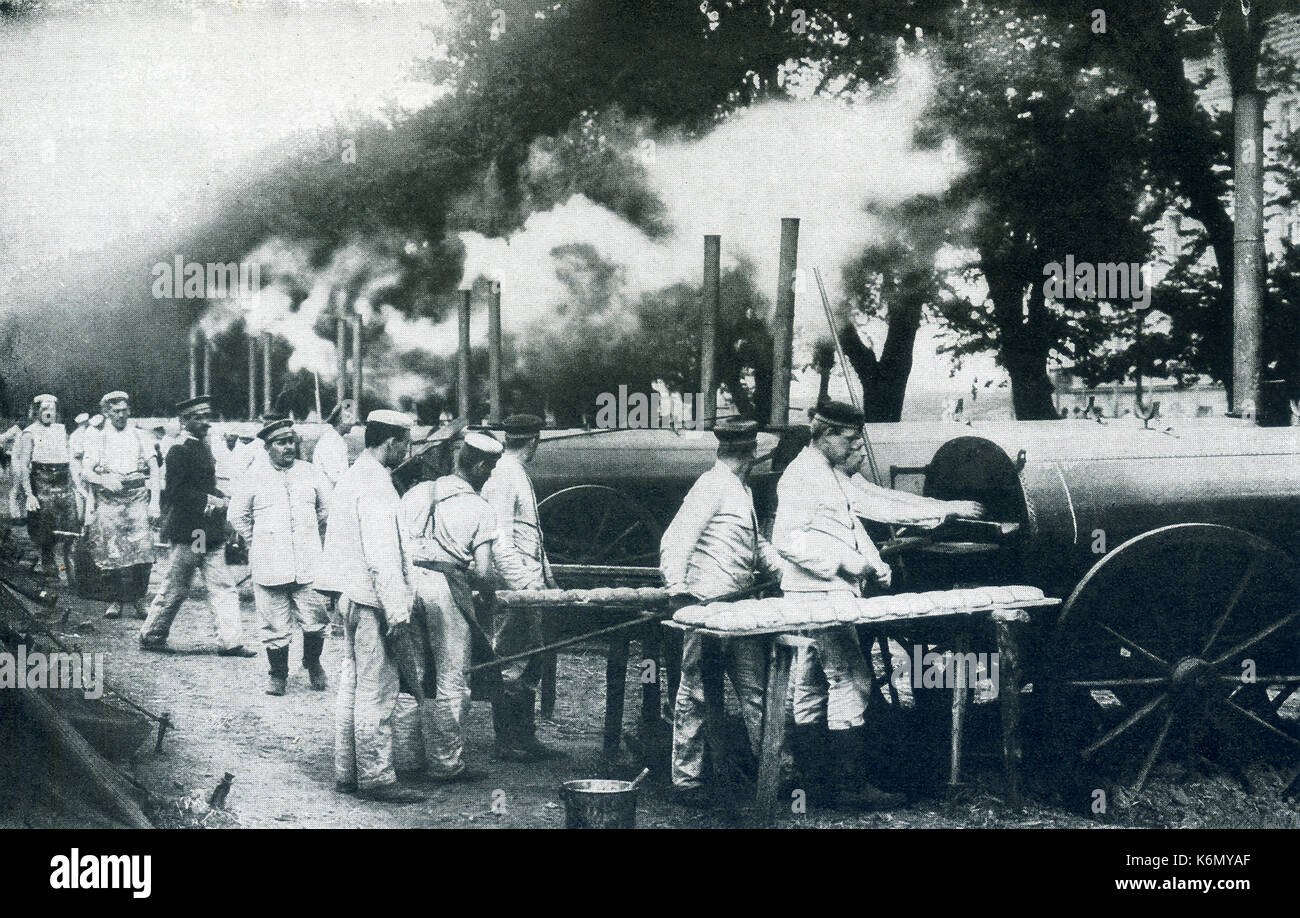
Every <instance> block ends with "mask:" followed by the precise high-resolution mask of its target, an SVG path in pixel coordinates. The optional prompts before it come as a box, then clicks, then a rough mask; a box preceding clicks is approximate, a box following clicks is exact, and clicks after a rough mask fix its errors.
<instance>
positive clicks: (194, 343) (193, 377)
mask: <svg viewBox="0 0 1300 918" xmlns="http://www.w3.org/2000/svg"><path fill="white" fill-rule="evenodd" d="M198 394H199V327H198V326H197V325H195V326H194V327H192V328H191V329H190V398H194V396H196V395H198Z"/></svg>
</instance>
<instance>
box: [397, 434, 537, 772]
mask: <svg viewBox="0 0 1300 918" xmlns="http://www.w3.org/2000/svg"><path fill="white" fill-rule="evenodd" d="M501 453H502V448H501V444H500V443H499V442H498V441H497V440H496V439H495V438H493V437H490V436H488V435H487V434H484V433H479V432H477V431H471V432H469V433H466V434H465V441H464V443H462V444H461V447H460V450H459V452H457V454H456V463H455V471H454V472H453V474H450V475H444V476H442V477H441V478H439V479H437V480H436V481H432V482H430V481H424V482H421V483H419V484H417V485H416V486H415V487H413V488H411V490H409V491H407V492H406V494H405V496H403V498H402V525H403V526H404V528H405V531H406V534H407V537H408V539H409V541H410V544H411V550H412V554H413V557H414V563H415V566H416V568H417V569H416V571H415V572H414V583H415V587H416V591H417V593H418V594H419V597H420V599H421V602H422V604H423V606H424V610H425V616H426V622H425V624H426V632H427V639H428V641H429V644H430V646H431V650H432V655H433V661H434V668H435V670H436V687H435V690H434V695H433V698H432V699H428V700H427V701H426V703H425V705H424V706H423V708H422V709H421V712H420V714H421V732H422V734H423V737H424V745H425V758H426V762H427V766H426V768H427V774H428V776H429V778H430V780H432V781H438V782H447V781H471V780H475V779H477V778H482V777H484V776H485V775H484V773H483V772H480V771H477V770H472V769H470V768H468V767H467V766H466V763H465V759H464V752H465V719H466V717H467V716H468V715H469V706H470V684H469V668H470V660H471V656H472V654H471V647H472V641H473V637H474V634H475V630H476V625H477V621H478V619H477V618H476V611H475V608H474V598H473V589H474V587H475V586H480V587H488V586H491V585H492V581H491V580H490V579H489V578H490V577H491V575H492V570H493V543H494V542H495V541H496V540H497V538H498V537H499V531H498V526H497V518H496V514H495V513H493V512H492V507H491V505H490V504H489V503H488V502H487V501H486V500H484V499H483V497H482V494H481V492H482V490H483V485H484V484H485V483H486V482H487V480H488V478H489V477H490V476H491V475H492V470H493V468H494V467H495V466H496V465H497V462H498V460H499V459H500V458H501ZM509 573H510V572H508V571H502V574H503V575H505V576H506V578H507V581H506V582H507V585H508V586H509V587H510V588H511V589H526V588H527V587H528V586H530V585H531V583H532V581H531V580H527V579H522V580H518V581H511V580H510V579H509Z"/></svg>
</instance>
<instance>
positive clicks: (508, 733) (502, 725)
mask: <svg viewBox="0 0 1300 918" xmlns="http://www.w3.org/2000/svg"><path fill="white" fill-rule="evenodd" d="M518 711H519V708H518V705H517V703H516V701H515V697H514V696H513V695H512V694H510V693H509V692H497V694H496V697H494V698H493V699H492V729H493V730H494V731H495V732H496V757H497V758H498V759H500V760H501V761H503V762H527V761H530V759H531V756H529V754H528V753H527V752H525V751H524V750H523V749H522V748H520V737H519V733H520V731H519V727H520V725H519V713H518Z"/></svg>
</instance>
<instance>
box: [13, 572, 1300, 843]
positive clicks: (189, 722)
mask: <svg viewBox="0 0 1300 918" xmlns="http://www.w3.org/2000/svg"><path fill="white" fill-rule="evenodd" d="M31 554H32V553H31V552H30V549H29V550H28V552H27V556H28V557H29V558H30V557H31ZM234 573H235V578H236V579H239V578H242V577H243V576H244V575H245V574H246V573H247V569H246V568H235V569H234ZM162 574H163V570H162V565H158V566H156V567H155V568H154V577H153V583H152V584H151V591H150V592H151V594H152V592H153V591H154V590H156V589H157V588H158V587H159V584H160V581H161V577H162ZM195 587H196V588H195V591H194V595H193V596H192V597H191V599H190V600H189V601H188V602H187V603H186V604H185V606H184V607H183V608H182V610H181V612H180V615H179V616H178V617H177V621H176V625H175V627H174V628H173V631H172V635H171V641H170V643H171V645H172V646H173V647H174V648H176V649H178V650H180V651H203V650H209V651H210V650H213V649H215V633H214V632H213V629H212V626H211V624H210V620H209V618H208V616H207V613H206V609H205V607H204V604H203V599H202V594H203V590H202V587H201V586H200V585H199V583H198V582H197V580H196V585H195ZM241 590H242V597H241V598H242V603H241V606H242V610H243V624H244V634H245V637H246V640H247V642H248V646H251V647H259V648H260V645H259V641H258V622H257V618H256V613H255V611H254V609H253V602H252V594H251V588H250V587H249V585H248V584H247V583H245V584H244V585H243V586H242V588H241ZM103 608H104V607H103V605H102V604H101V603H94V602H88V601H85V600H82V599H80V598H78V597H76V596H75V595H74V594H73V593H72V591H71V589H70V588H68V587H67V585H66V584H64V585H62V586H61V588H60V606H59V610H58V611H57V612H56V613H53V614H51V615H49V616H47V617H45V618H44V621H45V622H46V624H48V625H50V626H51V627H52V628H53V629H54V630H55V632H56V633H58V634H59V635H60V637H61V638H62V639H64V640H65V641H66V642H68V643H70V644H72V645H74V646H77V647H79V648H80V649H81V650H83V651H85V652H89V653H98V652H102V653H103V654H104V655H105V657H104V660H105V667H106V674H107V675H106V679H107V681H108V683H110V684H111V685H113V686H114V687H117V688H120V689H121V690H122V691H123V692H125V693H126V694H127V695H129V696H130V697H131V698H132V699H133V700H134V701H136V702H137V703H139V704H141V705H143V706H144V707H145V708H147V709H149V710H151V711H153V712H156V713H162V712H166V713H168V714H169V715H170V717H171V720H172V721H173V723H174V725H175V726H174V728H173V729H172V730H171V731H170V732H169V733H168V734H167V737H166V740H165V742H164V746H163V752H162V753H161V754H155V752H154V751H153V742H152V740H150V741H148V742H146V743H145V744H144V745H143V746H142V747H141V749H140V750H139V751H138V752H137V754H136V756H135V759H134V763H133V764H134V770H135V773H136V775H137V777H138V778H139V779H140V780H141V781H142V782H143V783H144V784H145V785H146V786H148V787H149V788H150V790H151V791H152V792H153V794H154V795H155V797H156V799H155V800H154V801H153V802H152V805H151V809H152V812H153V815H154V818H155V819H156V821H157V822H158V823H159V824H160V825H163V826H204V827H236V826H238V827H258V828H272V827H274V828H281V827H303V828H308V827H312V828H314V827H386V826H394V827H447V828H473V827H483V828H559V827H562V826H563V825H564V806H563V802H562V800H561V798H560V795H559V793H558V790H557V788H558V786H559V785H560V783H561V782H562V781H564V780H568V779H571V778H589V777H598V776H602V772H601V763H600V742H601V726H602V718H603V712H604V700H603V699H604V670H605V661H604V655H603V651H602V649H601V648H600V647H591V648H578V649H577V650H576V651H575V652H568V653H562V654H561V656H560V662H559V680H558V683H559V685H558V695H557V702H556V707H555V714H554V717H553V718H551V719H550V720H543V719H539V721H538V734H539V736H540V738H541V739H542V740H543V741H544V742H546V743H548V744H551V745H554V746H557V747H560V748H562V749H564V750H566V751H567V752H568V753H569V757H568V758H566V759H563V760H559V761H555V762H545V763H530V764H507V763H502V762H498V761H495V760H494V759H493V758H492V756H491V743H492V724H491V708H490V706H489V705H488V704H487V703H484V702H475V703H474V705H473V710H472V713H471V715H470V721H469V737H470V740H469V750H468V756H469V760H470V761H471V763H472V764H474V765H476V766H478V767H480V768H484V769H486V770H487V771H488V772H489V777H488V778H487V779H486V780H484V781H481V782H476V783H473V784H465V785H453V786H451V787H443V788H437V789H427V788H426V789H427V790H428V798H427V799H426V800H425V801H424V802H422V803H419V804H413V805H406V806H392V805H388V804H378V803H370V802H366V801H363V800H359V799H357V798H356V797H354V796H347V795H341V794H338V793H336V792H335V790H334V781H333V704H334V692H333V688H334V685H333V682H334V680H335V679H336V674H337V672H338V666H339V653H340V649H341V645H342V639H341V638H338V637H334V636H329V637H328V638H327V640H326V645H325V665H326V670H327V672H328V673H329V675H330V678H331V683H332V684H331V690H330V691H328V692H325V693H319V692H313V691H311V690H310V689H309V688H308V686H307V681H306V674H305V672H304V671H303V669H302V668H301V665H300V645H299V643H298V641H297V640H295V644H294V648H293V651H292V654H293V655H292V657H291V659H292V661H293V667H292V671H291V679H290V684H289V694H288V695H286V696H284V697H280V698H273V697H271V696H268V695H266V694H264V692H263V688H264V683H265V680H266V660H265V657H263V656H259V657H257V658H249V659H239V658H222V657H217V656H215V655H211V654H210V653H201V652H182V653H177V654H172V655H165V656H163V655H158V654H153V653H145V652H143V651H141V650H140V649H139V648H138V646H137V632H138V630H139V622H138V621H135V620H133V619H130V618H124V619H120V620H106V619H104V618H103ZM61 620H62V622H63V623H62V624H60V621H61ZM630 657H631V659H632V660H633V661H635V660H637V659H639V655H638V654H637V653H636V649H635V646H634V648H633V652H632V653H631V655H630ZM639 711H640V697H639V693H638V691H637V688H636V682H635V681H634V680H630V681H629V689H628V697H627V703H626V707H625V730H626V731H627V732H629V733H632V732H635V730H636V726H637V724H636V720H637V717H638V716H639ZM976 740H978V738H976ZM992 764H993V763H992V762H991V761H987V760H981V759H980V758H979V757H978V756H972V761H971V762H970V763H969V765H968V769H969V771H970V773H971V774H970V782H969V784H968V786H967V787H965V788H963V789H962V790H961V791H960V792H958V793H957V794H955V795H953V794H948V793H944V792H942V791H941V790H940V791H937V792H936V793H934V794H933V795H929V796H927V797H924V798H922V799H920V800H918V801H916V802H914V803H912V804H911V805H909V806H907V807H905V808H903V809H900V810H896V811H893V812H890V813H877V814H865V815H858V814H851V813H847V812H838V811H833V810H822V811H812V812H808V813H802V814H797V815H796V814H794V813H791V814H789V815H786V816H784V817H783V818H782V819H781V820H780V824H781V825H783V826H789V827H809V828H811V827H828V826H836V827H922V828H923V827H972V826H977V827H1062V828H1064V827H1101V826H1106V825H1112V826H1113V825H1129V826H1169V827H1241V828H1250V827H1277V828H1281V827H1292V828H1300V810H1298V809H1297V808H1296V806H1295V805H1294V804H1290V803H1287V802H1285V801H1283V800H1281V799H1280V792H1281V790H1282V788H1283V786H1284V785H1285V783H1286V781H1285V777H1286V776H1289V775H1288V774H1287V773H1284V772H1283V771H1281V770H1280V769H1275V768H1271V767H1268V766H1264V765H1257V766H1253V767H1252V768H1250V769H1248V772H1247V776H1248V780H1249V782H1250V792H1247V789H1246V788H1245V786H1244V785H1243V783H1242V781H1241V778H1240V776H1238V777H1233V776H1232V775H1230V774H1227V773H1223V772H1220V771H1218V770H1217V769H1214V768H1206V769H1200V770H1195V769H1190V768H1188V767H1187V766H1184V765H1176V764H1169V765H1165V766H1161V767H1160V768H1158V769H1157V771H1156V773H1155V775H1154V778H1153V780H1152V781H1151V782H1149V786H1148V788H1147V790H1145V791H1144V792H1143V793H1142V794H1141V795H1140V796H1139V797H1136V798H1129V797H1126V796H1125V795H1123V794H1122V793H1119V794H1113V799H1112V801H1111V804H1110V807H1109V812H1108V813H1107V814H1105V815H1096V816H1094V815H1089V814H1087V813H1085V812H1082V811H1081V812H1079V813H1071V812H1067V811H1065V810H1063V809H1060V808H1054V807H1050V806H1046V805H1043V804H1040V803H1034V802H1032V801H1031V802H1029V803H1027V804H1026V805H1025V806H1023V807H1012V806H1009V805H1008V804H1007V803H1006V802H1005V801H1004V800H1003V799H1002V797H1001V796H1000V794H1002V783H1001V780H1000V777H999V775H998V774H997V772H996V771H995V770H994V769H993V768H992V767H991V766H992ZM637 770H638V764H637V763H635V762H634V761H633V759H632V756H631V755H630V754H629V753H628V751H627V750H626V749H625V750H624V751H623V754H622V760H621V761H620V762H619V763H617V765H616V767H615V770H614V776H618V777H625V778H626V777H631V776H632V775H633V774H635V772H636V771H637ZM226 772H231V773H233V774H234V776H235V778H234V782H233V785H232V788H231V790H230V792H229V796H228V798H227V801H226V804H225V807H224V808H223V809H218V810H211V809H209V807H208V806H207V804H206V803H205V801H206V799H207V798H208V796H209V795H210V794H211V792H212V790H213V788H215V787H216V785H217V784H218V782H219V781H220V780H221V778H222V775H223V774H224V773H226ZM661 780H662V779H661ZM637 824H638V825H639V826H642V827H661V828H668V827H675V828H676V827H680V828H710V827H731V826H747V825H755V824H757V823H756V814H755V813H754V812H753V809H752V807H750V806H749V805H748V804H747V803H745V802H744V798H740V799H739V800H738V801H737V802H735V803H734V804H733V805H732V806H729V807H726V808H723V809H719V810H713V811H706V812H702V811H697V810H690V809H684V808H681V807H677V806H674V805H671V804H669V803H668V802H667V801H666V799H665V794H664V791H663V788H662V785H658V784H656V783H654V782H648V784H647V790H646V792H645V793H643V794H642V795H641V797H640V800H639V804H638V816H637Z"/></svg>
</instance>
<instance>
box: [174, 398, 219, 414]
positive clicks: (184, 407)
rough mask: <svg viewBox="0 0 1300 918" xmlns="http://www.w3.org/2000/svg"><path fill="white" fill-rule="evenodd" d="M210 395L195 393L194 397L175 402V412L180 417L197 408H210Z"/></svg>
mask: <svg viewBox="0 0 1300 918" xmlns="http://www.w3.org/2000/svg"><path fill="white" fill-rule="evenodd" d="M211 407H212V397H211V396H209V395H196V396H194V398H187V399H184V400H182V401H179V402H177V403H176V413H177V414H178V415H180V416H181V417H184V416H185V415H187V414H190V413H191V412H193V411H196V410H198V409H199V408H211Z"/></svg>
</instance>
